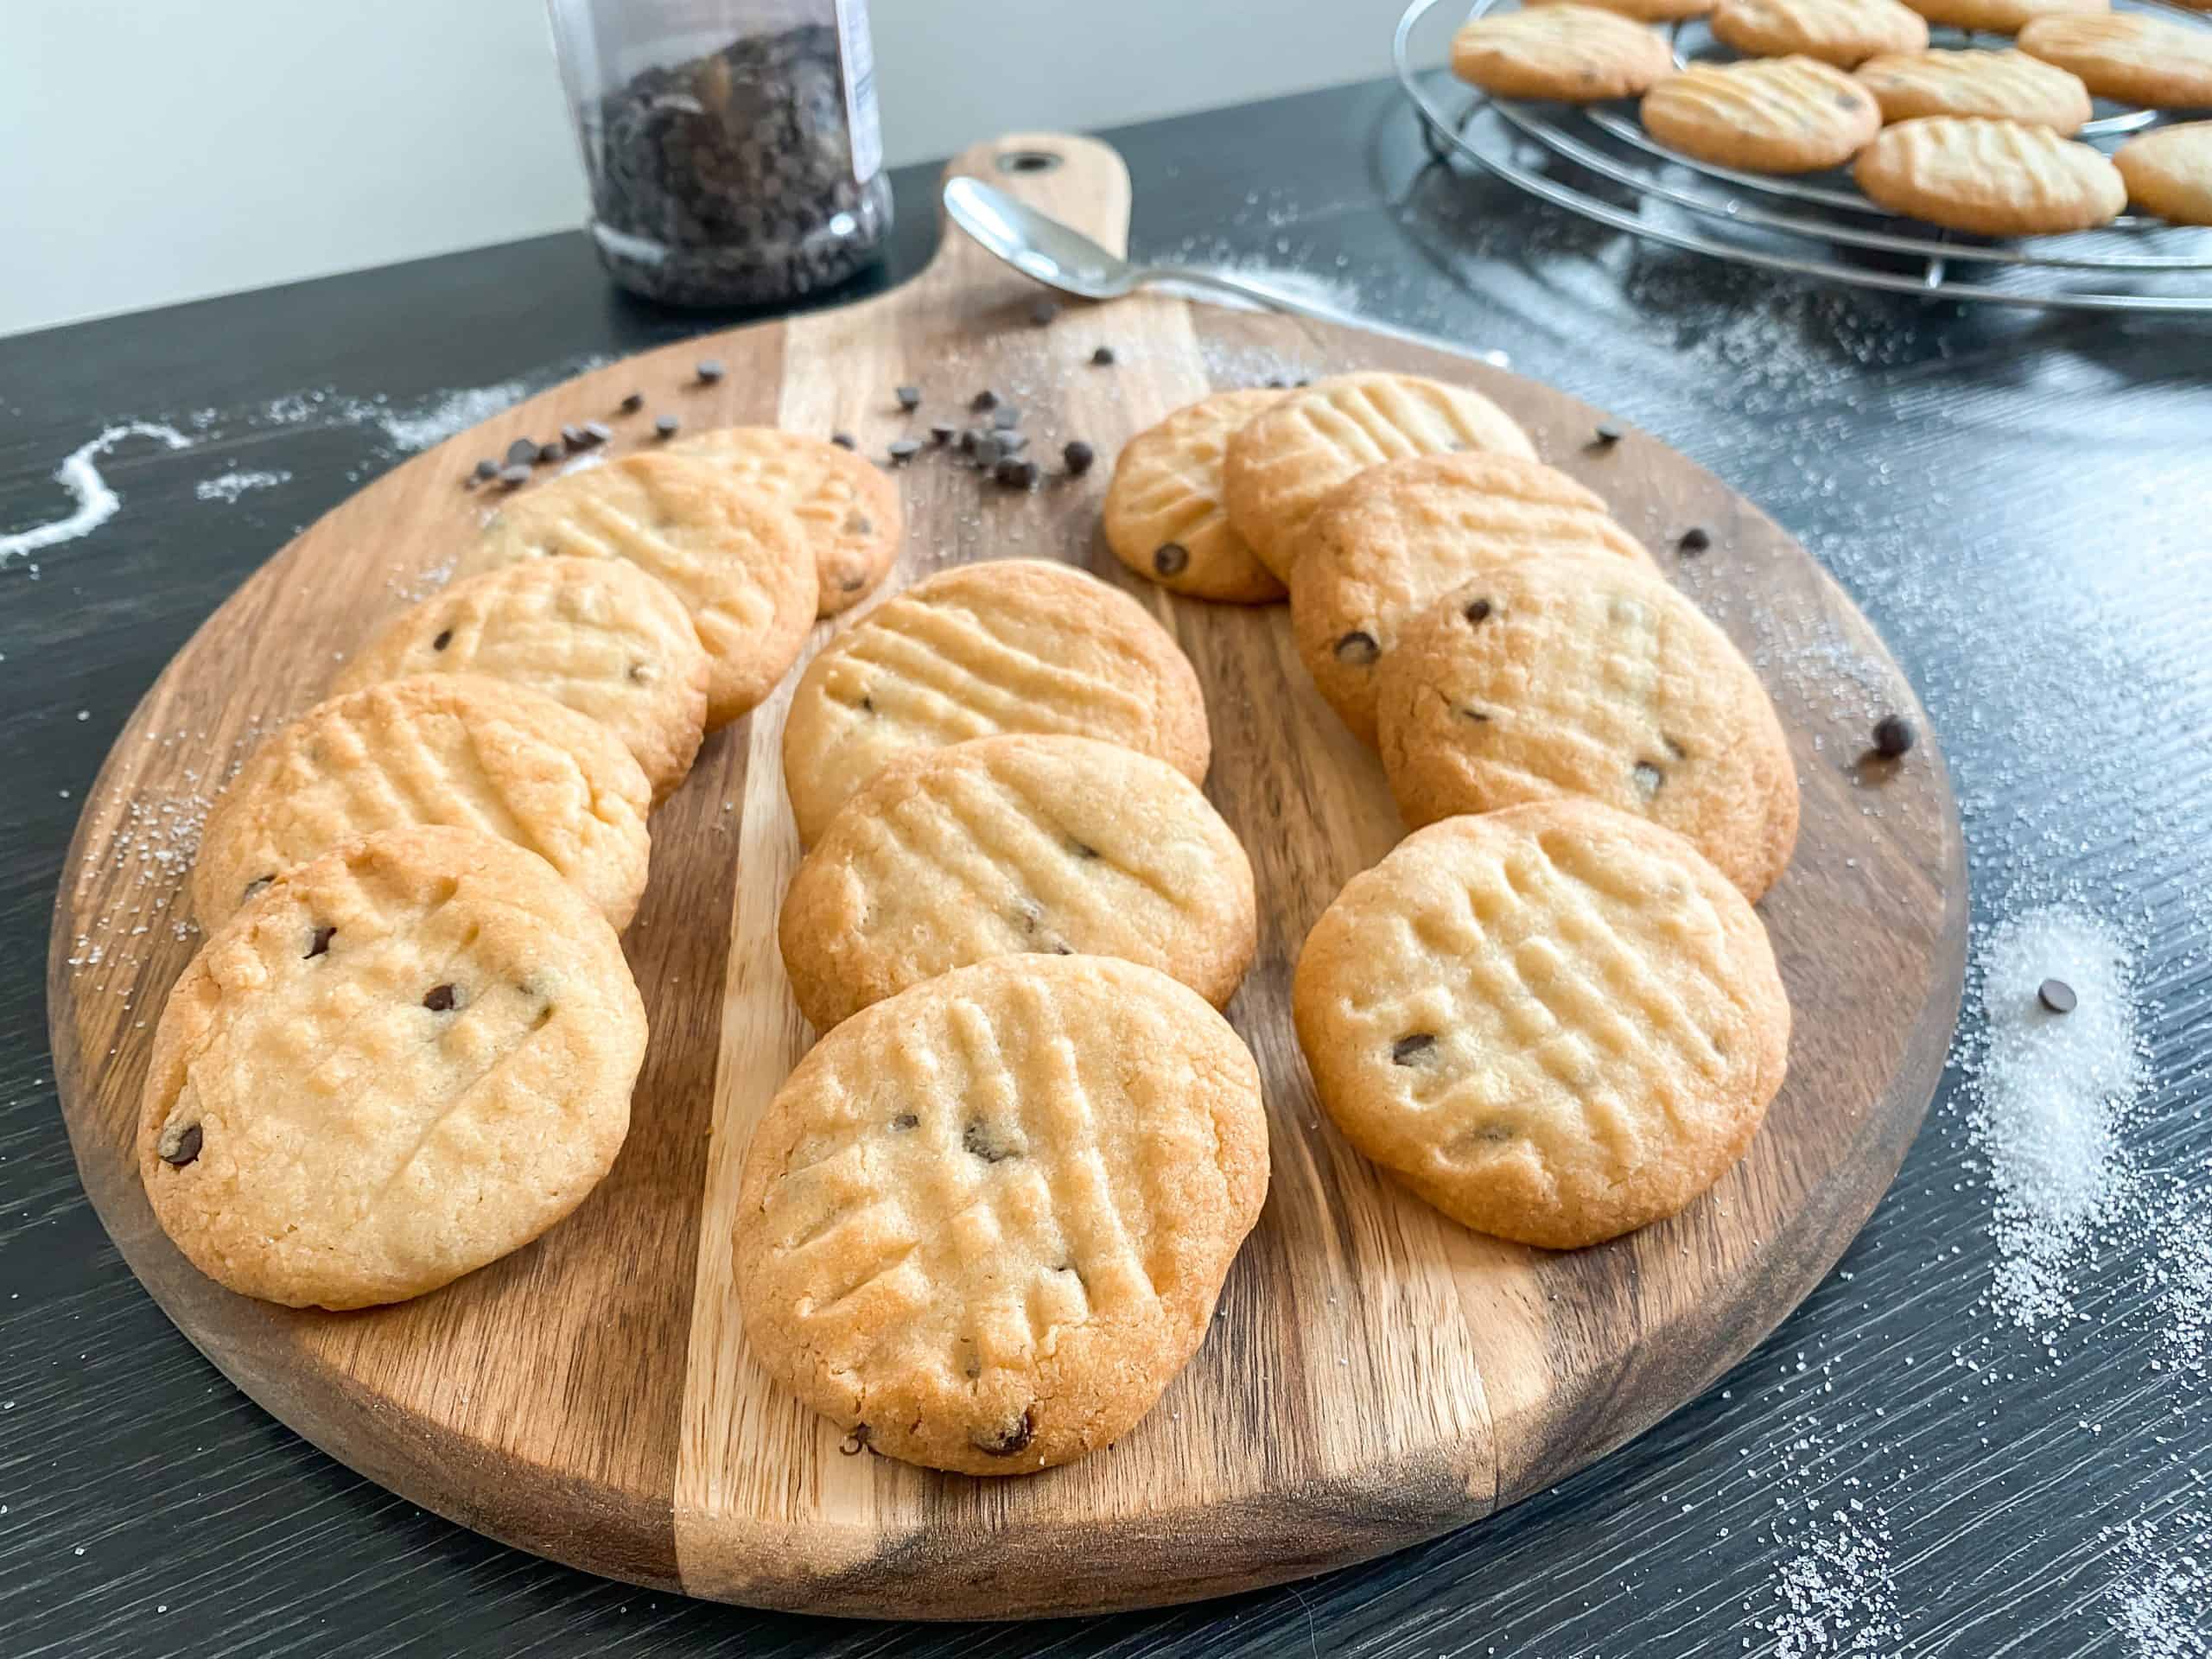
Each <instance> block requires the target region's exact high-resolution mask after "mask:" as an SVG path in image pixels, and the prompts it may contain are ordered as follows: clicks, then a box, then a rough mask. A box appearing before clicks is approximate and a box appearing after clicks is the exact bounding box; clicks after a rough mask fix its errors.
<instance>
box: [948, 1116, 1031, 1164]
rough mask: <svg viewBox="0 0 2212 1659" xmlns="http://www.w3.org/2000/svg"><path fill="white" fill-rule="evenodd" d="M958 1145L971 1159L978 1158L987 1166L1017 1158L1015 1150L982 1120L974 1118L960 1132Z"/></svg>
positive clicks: (1017, 1154)
mask: <svg viewBox="0 0 2212 1659" xmlns="http://www.w3.org/2000/svg"><path fill="white" fill-rule="evenodd" d="M960 1144H961V1145H962V1146H963V1147H965V1148H966V1149H967V1152H968V1154H969V1156H970V1157H971V1158H980V1159H982V1160H983V1161H984V1162H985V1163H987V1164H1000V1163H1004V1162H1005V1161H1006V1160H1007V1159H1009V1158H1013V1157H1017V1156H1019V1155H1020V1154H1019V1153H1018V1152H1017V1150H1016V1149H1015V1148H1014V1147H1011V1146H1009V1145H1007V1143H1006V1142H1005V1141H1002V1140H1001V1139H1000V1138H999V1137H998V1136H997V1135H995V1134H994V1133H993V1132H992V1130H991V1128H990V1126H989V1125H988V1124H987V1123H985V1122H983V1120H982V1118H980V1117H979V1118H976V1120H975V1121H974V1122H970V1123H969V1125H968V1127H967V1128H964V1129H963V1130H961V1132H960Z"/></svg>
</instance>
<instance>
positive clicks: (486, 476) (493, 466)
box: [476, 455, 499, 480]
mask: <svg viewBox="0 0 2212 1659" xmlns="http://www.w3.org/2000/svg"><path fill="white" fill-rule="evenodd" d="M476 476H477V477H478V478H479V479H481V480H490V479H494V478H497V477H498V476H499V462H498V461H494V460H493V459H492V458H491V456H489V455H486V456H485V457H484V459H483V460H481V461H478V462H477V463H476Z"/></svg>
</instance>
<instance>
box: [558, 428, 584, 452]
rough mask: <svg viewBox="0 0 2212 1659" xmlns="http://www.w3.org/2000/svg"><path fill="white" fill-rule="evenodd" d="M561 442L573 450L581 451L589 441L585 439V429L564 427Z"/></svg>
mask: <svg viewBox="0 0 2212 1659" xmlns="http://www.w3.org/2000/svg"><path fill="white" fill-rule="evenodd" d="M561 442H563V443H565V444H567V445H568V446H569V448H571V449H581V448H583V447H584V444H585V443H586V442H588V440H587V439H586V438H585V437H584V429H583V428H582V427H581V426H564V427H563V428H562V429H561Z"/></svg>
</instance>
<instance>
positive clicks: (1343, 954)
mask: <svg viewBox="0 0 2212 1659" xmlns="http://www.w3.org/2000/svg"><path fill="white" fill-rule="evenodd" d="M1291 1008H1292V1013H1293V1014H1294V1017H1295V1019H1296V1021H1297V1026H1298V1040H1299V1046H1300V1047H1301V1048H1302V1049H1303V1050H1304V1051H1305V1052H1306V1065H1307V1066H1308V1067H1310V1068H1311V1070H1312V1071H1313V1086H1314V1089H1315V1091H1316V1092H1317V1093H1318V1094H1319V1096H1320V1100H1321V1104H1322V1105H1323V1106H1324V1107H1325V1109H1327V1111H1328V1113H1329V1116H1331V1117H1332V1118H1333V1119H1335V1121H1336V1123H1337V1127H1338V1128H1340V1129H1341V1130H1343V1132H1344V1137H1345V1138H1346V1139H1347V1140H1349V1141H1351V1143H1352V1145H1353V1146H1354V1147H1357V1148H1358V1149H1359V1150H1360V1151H1361V1152H1363V1153H1364V1154H1366V1155H1367V1156H1368V1157H1370V1158H1371V1159H1373V1160H1375V1161H1376V1163H1378V1164H1380V1165H1381V1166H1383V1168H1384V1169H1386V1170H1388V1171H1389V1173H1392V1174H1393V1175H1395V1176H1396V1177H1397V1178H1398V1179H1400V1180H1402V1181H1403V1182H1404V1183H1405V1184H1406V1185H1408V1187H1410V1188H1412V1189H1413V1191H1414V1192H1417V1193H1419V1194H1420V1195H1421V1197H1422V1198H1426V1199H1427V1200H1428V1202H1429V1203H1431V1204H1433V1205H1435V1206H1436V1207H1437V1208H1438V1209H1440V1210H1441V1211H1444V1213H1445V1214H1446V1215H1448V1216H1450V1217H1452V1218H1453V1219H1455V1220H1457V1221H1460V1222H1463V1223H1465V1224H1466V1225H1467V1226H1470V1227H1472V1228H1476V1229H1478V1230H1480V1231H1483V1232H1485V1233H1493V1234H1496V1235H1497V1236H1499V1237H1501V1238H1510V1239H1517V1240H1519V1241H1520V1242H1521V1243H1526V1244H1539V1245H1543V1246H1546V1247H1548V1248H1550V1249H1574V1248H1576V1247H1578V1246H1580V1245H1585V1244H1596V1243H1601V1242H1602V1241H1604V1240H1605V1239H1609V1238H1614V1237H1617V1236H1619V1235H1621V1234H1623V1233H1626V1232H1630V1231H1632V1230H1635V1229H1637V1228H1638V1227H1642V1226H1644V1225H1645V1224H1648V1223H1650V1222H1654V1221H1657V1220H1659V1219H1660V1218H1662V1217H1666V1216H1671V1215H1673V1214H1675V1212H1676V1211H1679V1210H1681V1209H1682V1208H1683V1207H1684V1206H1685V1205H1688V1204H1689V1203H1690V1202H1691V1201H1692V1200H1694V1198H1697V1197H1698V1196H1699V1195H1700V1193H1702V1192H1705V1191H1706V1190H1707V1188H1709V1187H1710V1186H1712V1185H1713V1183H1714V1182H1716V1181H1718V1180H1719V1179H1720V1178H1721V1177H1722V1176H1723V1175H1725V1174H1726V1173H1727V1172H1728V1170H1729V1168H1730V1167H1731V1166H1732V1165H1733V1164H1734V1163H1735V1162H1736V1160H1738V1158H1740V1157H1742V1156H1743V1154H1744V1149H1745V1147H1747V1146H1749V1145H1750V1144H1751V1137H1752V1136H1753V1135H1755V1134H1757V1133H1758V1127H1759V1124H1760V1122H1761V1121H1762V1120H1763V1119H1764V1116H1765V1113H1766V1108H1767V1103H1768V1102H1769V1101H1770V1100H1771V1099H1772V1098H1773V1097H1774V1094H1775V1091H1776V1090H1777V1089H1779V1088H1780V1087H1781V1085H1782V1077H1783V1067H1784V1065H1785V1062H1786V1059H1787V1056H1788V1051H1789V1000H1788V998H1787V997H1786V996H1785V995H1784V994H1783V987H1782V979H1781V976H1780V975H1779V974H1778V973H1777V971H1776V969H1775V964H1774V953H1773V951H1772V950H1771V949H1770V946H1769V945H1768V943H1767V938H1766V930H1765V929H1764V927H1762V926H1761V925H1759V918H1758V915H1757V914H1756V913H1755V912H1753V911H1752V909H1751V906H1750V905H1749V904H1748V903H1746V902H1745V899H1744V896H1743V894H1741V893H1738V892H1737V891H1736V889H1735V888H1734V887H1732V886H1730V885H1729V883H1728V881H1727V880H1726V877H1724V876H1723V875H1722V874H1720V873H1719V871H1718V870H1716V869H1714V868H1713V867H1712V866H1711V865H1710V864H1708V863H1707V862H1706V861H1705V860H1704V859H1703V858H1702V857H1700V855H1699V854H1698V852H1697V849H1695V848H1694V847H1692V846H1691V845H1690V844H1689V843H1688V842H1686V841H1684V840H1683V839H1682V838H1681V836H1677V835H1675V834H1674V833H1673V832H1672V831H1670V830H1666V829H1659V828H1658V827H1657V826H1656V825H1654V824H1650V823H1644V822H1643V821H1642V820H1640V819H1637V818H1631V817H1628V816H1626V815H1625V814H1624V813H1619V812H1615V811H1613V810H1611V809H1610V808H1608V807H1603V806H1599V805H1598V804H1595V803H1594V802H1590V801H1551V802H1546V803H1544V804H1539V805H1532V806H1516V807H1511V808H1509V809H1507V810H1504V811H1503V812H1489V813H1484V814H1483V815H1482V816H1480V817H1459V818H1446V819H1445V820H1444V821H1443V822H1442V823H1434V824H1431V825H1430V826H1429V827H1428V828H1427V829H1419V830H1416V831H1414V834H1412V835H1411V836H1408V837H1407V838H1406V839H1405V840H1404V841H1402V842H1399V843H1398V846H1397V849H1396V850H1395V851H1394V852H1392V853H1391V854H1390V855H1389V856H1388V857H1387V858H1385V859H1384V860H1383V861H1382V862H1381V863H1380V864H1377V865H1376V867H1375V868H1373V869H1371V870H1369V871H1367V872H1366V873H1365V874H1361V875H1356V876H1354V877H1353V878H1352V879H1351V881H1350V882H1348V883H1347V884H1346V885H1345V887H1344V891H1343V892H1342V893H1338V895H1337V898H1336V900H1335V902H1334V903H1332V905H1330V906H1329V907H1328V909H1327V910H1326V911H1325V912H1322V915H1321V918H1320V920H1319V921H1318V922H1316V923H1315V924H1314V925H1313V931H1312V932H1311V933H1309V934H1308V935H1307V936H1306V948H1305V950H1303V952H1302V953H1301V954H1300V957H1299V960H1298V969H1297V973H1296V976H1295V978H1294V983H1293V987H1292V992H1291Z"/></svg>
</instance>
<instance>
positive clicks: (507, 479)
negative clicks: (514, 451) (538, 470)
mask: <svg viewBox="0 0 2212 1659" xmlns="http://www.w3.org/2000/svg"><path fill="white" fill-rule="evenodd" d="M499 482H500V483H502V484H504V485H505V486H507V487H508V488H509V489H511V490H512V489H513V488H514V487H515V486H517V485H518V484H527V483H529V482H530V468H529V467H525V466H524V465H522V464H521V463H520V462H519V461H518V462H517V463H516V464H515V465H514V466H512V467H500V468H499Z"/></svg>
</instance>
